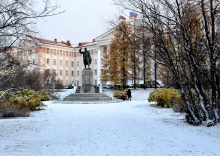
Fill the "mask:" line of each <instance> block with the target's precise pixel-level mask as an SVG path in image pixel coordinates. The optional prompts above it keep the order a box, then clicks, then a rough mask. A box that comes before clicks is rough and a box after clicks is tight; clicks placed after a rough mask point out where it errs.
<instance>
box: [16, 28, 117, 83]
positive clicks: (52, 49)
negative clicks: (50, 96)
mask: <svg viewBox="0 0 220 156" xmlns="http://www.w3.org/2000/svg"><path fill="white" fill-rule="evenodd" d="M112 32H113V30H110V31H107V32H106V33H104V34H102V35H100V36H98V37H97V38H95V39H93V41H92V42H81V43H79V44H78V45H77V46H72V44H71V43H70V41H67V42H64V41H61V42H59V41H58V40H57V39H54V40H53V41H51V40H46V39H42V38H37V37H33V36H28V40H27V41H26V42H24V43H22V46H21V47H22V49H23V50H22V52H20V53H19V55H20V56H21V58H22V60H23V61H24V62H26V63H27V64H28V67H27V70H28V71H33V70H35V69H38V70H40V71H44V70H46V69H49V70H50V71H53V72H55V73H56V75H57V76H56V79H57V80H58V79H59V80H61V81H62V82H63V84H64V85H68V84H69V83H74V84H76V85H79V86H81V85H82V70H83V68H84V64H83V56H82V54H80V53H79V49H80V48H82V51H83V49H84V48H87V49H88V50H89V51H90V54H91V57H92V63H91V65H90V68H91V69H92V71H93V75H94V77H93V84H94V85H97V84H100V83H101V80H100V75H101V71H102V59H101V58H102V54H103V53H105V52H107V51H108V46H109V43H110V40H111V37H112ZM48 81H49V80H48ZM48 83H50V82H48Z"/></svg>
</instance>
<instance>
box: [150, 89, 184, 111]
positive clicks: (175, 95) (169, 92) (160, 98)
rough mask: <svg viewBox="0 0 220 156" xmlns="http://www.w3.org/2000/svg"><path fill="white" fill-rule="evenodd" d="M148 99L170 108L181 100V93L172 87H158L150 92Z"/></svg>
mask: <svg viewBox="0 0 220 156" xmlns="http://www.w3.org/2000/svg"><path fill="white" fill-rule="evenodd" d="M148 101H149V102H156V103H157V105H158V106H160V107H167V108H170V107H172V106H173V105H174V104H176V103H179V102H180V101H181V95H180V93H179V92H178V90H176V89H173V88H169V89H167V88H158V89H155V90H154V91H152V92H151V93H150V95H149V97H148Z"/></svg>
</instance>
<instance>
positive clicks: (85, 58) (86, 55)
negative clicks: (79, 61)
mask: <svg viewBox="0 0 220 156" xmlns="http://www.w3.org/2000/svg"><path fill="white" fill-rule="evenodd" d="M81 50H82V48H80V49H79V52H80V54H83V62H84V66H85V68H86V65H88V68H90V64H91V62H92V58H91V56H90V51H88V50H87V48H85V51H84V52H82V51H81Z"/></svg>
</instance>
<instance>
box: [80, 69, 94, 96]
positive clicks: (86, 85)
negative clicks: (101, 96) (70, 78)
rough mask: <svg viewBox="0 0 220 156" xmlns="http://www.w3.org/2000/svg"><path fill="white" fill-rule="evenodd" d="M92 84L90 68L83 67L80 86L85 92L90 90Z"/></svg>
mask: <svg viewBox="0 0 220 156" xmlns="http://www.w3.org/2000/svg"><path fill="white" fill-rule="evenodd" d="M92 85H93V72H92V70H91V69H90V68H84V69H83V71H82V86H83V89H84V91H85V92H89V91H90V90H91V86H92Z"/></svg>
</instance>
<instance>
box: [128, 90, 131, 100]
mask: <svg viewBox="0 0 220 156" xmlns="http://www.w3.org/2000/svg"><path fill="white" fill-rule="evenodd" d="M127 96H128V101H129V100H130V101H131V90H130V89H128V91H127Z"/></svg>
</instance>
